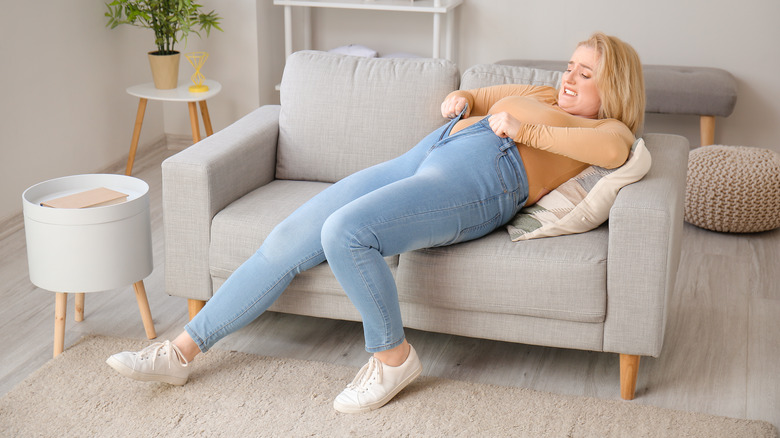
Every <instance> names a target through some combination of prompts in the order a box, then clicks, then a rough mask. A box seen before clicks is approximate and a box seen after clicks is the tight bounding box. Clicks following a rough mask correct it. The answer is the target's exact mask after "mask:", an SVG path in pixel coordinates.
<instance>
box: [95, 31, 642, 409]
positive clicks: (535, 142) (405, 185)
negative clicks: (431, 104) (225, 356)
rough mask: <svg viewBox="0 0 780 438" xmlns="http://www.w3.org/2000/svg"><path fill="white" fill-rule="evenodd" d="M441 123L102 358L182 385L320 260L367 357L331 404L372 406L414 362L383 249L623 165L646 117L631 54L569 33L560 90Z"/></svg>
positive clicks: (518, 96) (438, 236) (600, 38)
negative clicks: (354, 315) (182, 316)
mask: <svg viewBox="0 0 780 438" xmlns="http://www.w3.org/2000/svg"><path fill="white" fill-rule="evenodd" d="M441 112H442V115H443V116H444V117H446V118H450V119H451V121H450V122H449V123H447V124H446V125H444V126H442V127H441V128H439V129H437V130H436V131H434V132H432V133H431V134H429V135H428V136H427V137H426V138H424V139H423V140H422V141H421V142H420V143H418V144H417V146H415V147H414V148H412V149H411V150H410V151H409V152H407V153H405V154H404V155H402V156H400V157H398V158H396V159H393V160H390V161H387V162H385V163H382V164H379V165H377V166H373V167H371V168H368V169H365V170H362V171H360V172H357V173H355V174H353V175H351V176H349V177H347V178H345V179H343V180H341V181H339V182H337V183H336V184H333V185H332V186H330V187H329V188H328V189H326V190H324V191H323V192H322V193H320V194H319V195H317V196H315V197H314V198H312V199H311V200H309V201H308V202H307V203H306V204H304V205H303V206H302V207H300V208H299V209H298V210H296V211H295V212H294V213H293V214H292V215H290V217H288V218H287V219H285V220H284V221H283V222H282V223H281V224H279V225H278V226H277V227H276V228H275V229H274V230H273V231H272V232H271V233H270V235H269V236H268V237H267V238H266V240H265V241H264V242H263V244H262V246H261V247H260V249H259V250H258V251H257V252H256V253H255V254H254V255H253V256H252V257H250V258H249V259H248V260H247V261H246V262H244V264H242V265H241V266H240V267H239V268H238V269H237V270H236V271H235V272H234V273H233V275H232V276H231V277H230V278H229V279H228V280H227V281H226V282H225V284H224V285H223V286H222V287H221V288H220V289H219V291H218V292H217V293H216V294H215V295H214V297H213V298H212V299H211V300H209V301H208V303H207V304H206V306H205V307H204V308H203V309H202V310H201V311H200V313H198V314H197V315H196V316H195V317H194V318H193V319H192V321H190V323H189V324H187V326H186V327H185V331H184V332H182V333H181V334H180V335H179V336H178V337H177V338H176V339H175V340H174V341H173V342H170V341H166V342H164V343H156V344H154V345H151V346H149V347H147V348H145V349H143V350H141V351H139V352H123V353H119V354H115V355H114V356H111V357H110V358H109V359H108V361H107V362H108V363H109V365H111V366H112V367H113V368H115V369H116V370H117V371H118V372H120V373H121V374H122V375H125V376H128V377H131V378H134V379H138V380H151V381H161V382H167V383H171V384H175V385H182V384H184V383H185V382H186V381H187V377H188V375H189V366H188V365H189V362H191V361H192V360H193V359H194V358H195V356H197V354H199V353H201V352H205V351H207V350H208V349H209V348H211V346H213V345H214V343H216V342H217V341H218V340H219V339H222V338H223V337H224V336H226V335H228V334H230V333H232V332H234V331H236V330H238V329H240V328H241V327H243V326H245V325H246V324H248V323H249V322H251V321H252V320H254V319H255V318H257V317H258V316H259V315H260V314H262V313H263V312H264V311H265V310H266V309H267V308H268V307H269V306H270V305H271V304H272V303H273V302H274V301H275V300H276V299H277V298H278V297H279V295H280V294H281V293H282V292H283V291H284V289H285V288H286V287H287V285H288V284H289V283H290V281H291V280H292V279H293V277H294V276H295V275H296V274H297V273H299V272H301V271H303V270H306V269H309V268H311V267H313V266H316V265H318V264H319V263H322V262H323V261H325V260H327V261H328V264H329V265H330V268H331V269H332V271H333V273H334V274H335V276H336V278H337V279H338V281H339V283H340V284H341V286H342V287H343V288H344V290H345V292H346V293H347V295H348V296H349V298H350V300H351V301H352V302H353V304H354V305H355V306H356V307H357V309H358V310H359V311H360V314H361V316H362V319H363V327H364V335H365V341H366V351H368V352H370V353H373V356H371V358H370V359H369V361H368V363H367V364H366V365H365V366H364V367H363V368H362V369H361V370H360V371H359V372H358V374H357V376H356V377H355V379H354V380H353V381H352V383H350V384H349V385H348V386H347V388H346V389H345V390H344V391H343V392H342V393H341V394H339V395H338V396H337V397H336V399H335V400H334V407H335V409H337V410H339V411H341V412H350V413H351V412H364V411H368V410H371V409H376V408H379V407H381V406H383V405H384V404H385V403H387V402H388V401H389V400H390V399H392V397H393V396H395V394H397V393H398V392H399V391H401V390H402V389H403V388H404V387H405V386H407V385H408V384H409V383H410V382H411V381H412V380H414V379H415V378H416V377H417V376H418V375H419V374H420V373H421V371H422V366H421V364H420V360H419V358H418V356H417V353H416V352H415V350H414V348H412V346H411V345H410V344H409V343H408V342H407V341H406V338H405V336H404V331H403V322H402V320H401V311H400V307H399V303H398V294H397V290H396V285H395V282H394V279H393V276H392V273H391V271H390V269H389V268H388V266H387V264H386V263H385V260H384V257H387V256H390V255H394V254H400V253H402V252H406V251H411V250H414V249H419V248H427V247H434V246H442V245H450V244H453V243H457V242H463V241H467V240H471V239H476V238H478V237H481V236H484V235H486V234H488V233H490V232H492V231H493V230H495V229H496V228H498V227H500V226H502V225H504V224H505V223H507V222H508V221H509V220H510V219H512V217H514V216H515V214H516V213H517V212H518V211H519V210H520V208H522V207H523V206H525V205H530V204H533V203H535V202H536V201H537V200H538V199H539V198H540V197H542V196H543V195H544V194H545V193H547V192H549V191H550V190H552V189H554V188H555V187H557V186H558V185H559V184H561V183H563V182H564V181H566V180H568V179H569V178H571V177H573V176H575V175H576V174H577V173H579V172H580V171H581V170H583V169H584V168H586V167H587V166H589V165H592V164H595V165H598V166H601V167H606V168H615V167H618V166H620V165H622V164H623V163H624V162H625V160H626V158H627V157H628V154H629V150H630V147H631V145H632V143H633V142H634V135H635V134H636V133H637V132H638V130H639V127H640V125H641V122H642V119H643V117H644V83H643V80H642V70H641V64H640V62H639V57H638V56H637V54H636V52H635V51H634V50H633V49H632V48H631V47H630V46H629V45H627V44H625V43H624V42H622V41H620V40H619V39H617V38H615V37H610V36H606V35H604V34H601V33H596V34H594V35H593V36H592V37H591V38H590V39H588V40H587V41H584V42H582V43H580V44H579V45H578V46H577V48H576V50H575V52H574V54H573V55H572V57H571V61H569V64H568V68H567V70H566V72H565V73H564V74H563V79H562V84H561V86H560V88H559V90H557V92H556V90H555V89H553V88H551V87H537V86H529V85H501V86H495V87H488V88H482V89H476V90H460V91H455V92H453V93H451V94H450V95H449V96H447V98H446V99H445V100H444V102H443V103H442V105H441Z"/></svg>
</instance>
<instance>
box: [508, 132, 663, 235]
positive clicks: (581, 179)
mask: <svg viewBox="0 0 780 438" xmlns="http://www.w3.org/2000/svg"><path fill="white" fill-rule="evenodd" d="M651 163H652V159H651V158H650V152H649V151H648V150H647V148H646V147H645V142H644V140H642V139H641V138H639V139H637V140H636V141H635V142H634V145H633V146H632V147H631V154H630V155H629V157H628V159H627V160H626V162H625V163H624V164H623V165H622V166H620V167H618V168H615V169H605V168H603V167H599V166H590V167H588V168H587V169H585V170H583V171H582V172H580V173H579V174H578V175H577V176H575V177H574V178H572V179H570V180H568V181H566V182H565V183H563V184H561V185H560V186H558V188H556V189H555V190H553V191H552V192H550V193H548V194H546V195H545V196H543V197H542V198H541V199H540V200H539V201H537V203H536V204H534V205H532V206H530V207H526V208H523V209H522V210H521V211H520V213H518V214H517V216H515V217H514V218H513V219H512V220H511V221H509V224H507V230H508V231H509V237H510V238H511V239H512V240H514V241H519V240H528V239H535V238H538V237H550V236H560V235H563V234H574V233H584V232H585V231H590V230H592V229H594V228H596V227H598V226H599V225H601V224H603V223H604V222H605V221H606V220H607V218H608V217H609V210H610V208H612V204H613V203H614V202H615V198H617V194H618V191H619V190H620V189H621V188H622V187H624V186H626V185H628V184H631V183H634V182H637V181H639V180H640V179H642V177H643V176H645V174H646V173H647V171H648V170H650V165H651Z"/></svg>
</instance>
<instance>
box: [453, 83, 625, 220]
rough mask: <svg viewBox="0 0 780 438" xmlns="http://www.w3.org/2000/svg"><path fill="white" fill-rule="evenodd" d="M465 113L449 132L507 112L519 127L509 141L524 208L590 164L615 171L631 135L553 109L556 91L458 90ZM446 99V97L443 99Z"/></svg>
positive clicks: (618, 126) (621, 127)
mask: <svg viewBox="0 0 780 438" xmlns="http://www.w3.org/2000/svg"><path fill="white" fill-rule="evenodd" d="M453 95H458V96H463V97H465V98H466V100H467V101H468V105H469V106H468V108H469V110H468V112H467V114H465V115H464V118H463V119H462V120H460V121H458V123H456V124H455V126H454V127H453V129H452V132H451V134H454V133H456V132H458V131H460V130H462V129H463V128H465V127H467V126H470V125H473V124H474V123H476V122H478V121H479V120H481V119H483V118H484V117H485V116H486V115H489V114H496V113H499V112H504V111H505V112H507V113H509V114H511V115H512V116H513V117H515V118H516V119H517V120H519V121H520V122H522V127H521V129H520V131H519V133H518V134H517V136H516V137H515V138H513V140H514V141H515V144H516V145H517V150H518V152H519V153H520V157H521V158H522V159H523V164H524V165H525V170H526V174H527V175H528V187H529V195H528V201H527V202H526V204H525V205H526V206H529V205H532V204H534V203H536V201H538V200H539V198H541V197H542V196H544V195H546V194H547V193H549V192H550V191H552V190H554V189H555V188H556V187H558V186H559V185H561V184H562V183H564V182H566V181H567V180H569V179H570V178H572V177H574V176H575V175H577V174H578V173H580V172H581V171H583V170H584V169H586V168H587V167H588V166H590V165H596V166H600V167H604V168H607V169H613V168H616V167H620V166H621V165H622V164H623V163H624V162H625V161H626V159H627V158H628V154H629V151H630V150H631V145H632V144H633V143H634V140H635V138H634V135H633V133H632V132H631V130H630V129H628V127H627V126H626V125H625V124H623V123H622V122H620V121H619V120H616V119H586V118H584V117H578V116H574V115H571V114H569V113H567V112H566V111H564V110H562V109H561V108H559V107H558V105H557V91H556V90H555V89H554V88H552V87H546V86H534V85H497V86H493V87H486V88H477V89H474V90H458V91H453V92H452V93H450V96H453ZM448 97H449V96H448Z"/></svg>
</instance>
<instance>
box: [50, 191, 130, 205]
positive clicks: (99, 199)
mask: <svg viewBox="0 0 780 438" xmlns="http://www.w3.org/2000/svg"><path fill="white" fill-rule="evenodd" d="M127 197H128V195H127V194H126V193H122V192H117V191H116V190H111V189H108V188H106V187H98V188H96V189H91V190H86V191H83V192H78V193H73V194H72V195H67V196H62V197H59V198H55V199H50V200H48V201H44V202H41V205H42V206H44V207H52V208H90V207H103V206H106V205H114V204H119V203H122V202H125V201H127Z"/></svg>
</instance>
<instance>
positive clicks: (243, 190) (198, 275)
mask: <svg viewBox="0 0 780 438" xmlns="http://www.w3.org/2000/svg"><path fill="white" fill-rule="evenodd" d="M279 110H280V106H278V105H267V106H263V107H261V108H258V109H256V110H254V111H253V112H251V113H249V114H248V115H246V116H244V117H243V118H241V119H240V120H238V121H237V122H235V123H233V124H232V125H230V126H228V127H227V128H225V129H223V130H221V131H219V132H216V133H214V134H213V135H211V136H209V137H206V138H205V139H203V140H202V141H200V142H198V143H196V144H194V145H192V146H190V147H189V148H187V149H185V150H184V151H182V152H180V153H178V154H176V155H174V156H172V157H170V158H168V159H167V160H165V161H164V162H163V163H162V175H163V178H162V193H163V229H164V231H165V289H166V292H167V293H168V294H170V295H175V296H180V297H185V298H188V299H195V300H204V301H205V300H208V299H209V298H211V296H212V294H213V291H212V283H211V276H210V275H209V257H208V254H209V242H210V234H211V221H212V218H213V217H214V215H216V214H217V213H218V212H219V211H220V210H222V209H223V208H225V207H226V206H227V205H228V204H230V203H231V202H233V201H235V200H236V199H238V198H240V197H241V196H243V195H245V194H247V193H249V192H250V191H252V190H254V189H256V188H258V187H260V186H262V185H265V184H267V183H268V182H270V181H272V180H273V179H274V175H275V169H276V145H277V140H278V137H279Z"/></svg>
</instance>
